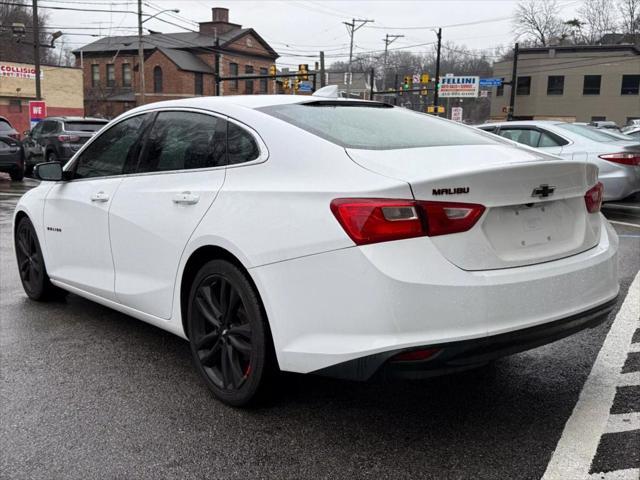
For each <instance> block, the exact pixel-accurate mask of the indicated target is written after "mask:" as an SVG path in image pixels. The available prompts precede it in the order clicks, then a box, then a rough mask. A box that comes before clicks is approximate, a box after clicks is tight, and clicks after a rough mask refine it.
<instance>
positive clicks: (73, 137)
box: [58, 135, 80, 143]
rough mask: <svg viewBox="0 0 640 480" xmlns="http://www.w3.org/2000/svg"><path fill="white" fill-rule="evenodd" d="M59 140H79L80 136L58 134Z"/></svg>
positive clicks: (67, 141)
mask: <svg viewBox="0 0 640 480" xmlns="http://www.w3.org/2000/svg"><path fill="white" fill-rule="evenodd" d="M58 140H59V141H60V142H62V143H72V142H79V141H80V137H79V136H77V135H58Z"/></svg>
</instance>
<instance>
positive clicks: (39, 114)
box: [29, 101, 47, 122]
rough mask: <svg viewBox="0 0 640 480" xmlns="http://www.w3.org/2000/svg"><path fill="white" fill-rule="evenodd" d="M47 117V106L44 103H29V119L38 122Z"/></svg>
mask: <svg viewBox="0 0 640 480" xmlns="http://www.w3.org/2000/svg"><path fill="white" fill-rule="evenodd" d="M46 116H47V104H46V103H45V102H42V101H37V102H29V118H30V119H31V121H32V122H38V121H40V120H42V119H43V118H45V117H46Z"/></svg>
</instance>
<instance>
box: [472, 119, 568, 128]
mask: <svg viewBox="0 0 640 480" xmlns="http://www.w3.org/2000/svg"><path fill="white" fill-rule="evenodd" d="M563 123H567V122H560V121H557V120H513V121H511V122H490V123H483V124H482V125H478V127H489V126H494V127H504V126H507V125H529V126H532V127H534V126H543V125H562V124H563Z"/></svg>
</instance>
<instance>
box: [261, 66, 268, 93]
mask: <svg viewBox="0 0 640 480" xmlns="http://www.w3.org/2000/svg"><path fill="white" fill-rule="evenodd" d="M260 75H269V70H268V69H267V68H261V69H260ZM268 89H269V79H268V78H261V79H260V93H267V91H268Z"/></svg>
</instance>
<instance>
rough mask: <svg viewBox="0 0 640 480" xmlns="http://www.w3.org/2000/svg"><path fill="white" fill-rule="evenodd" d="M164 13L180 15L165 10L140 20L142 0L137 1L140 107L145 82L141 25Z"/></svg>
mask: <svg viewBox="0 0 640 480" xmlns="http://www.w3.org/2000/svg"><path fill="white" fill-rule="evenodd" d="M165 12H173V13H180V10H178V9H177V8H174V9H166V10H162V11H160V12H158V13H156V14H154V15H151V16H150V17H147V18H145V19H144V20H143V19H142V0H138V68H139V70H140V105H144V93H145V92H144V91H145V88H146V87H145V81H144V48H142V24H143V23H144V22H147V21H149V20H151V19H152V18H155V17H157V16H158V15H160V14H161V13H165Z"/></svg>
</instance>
